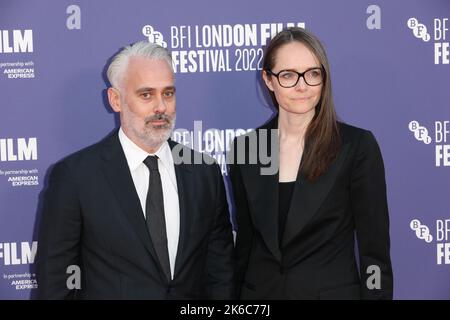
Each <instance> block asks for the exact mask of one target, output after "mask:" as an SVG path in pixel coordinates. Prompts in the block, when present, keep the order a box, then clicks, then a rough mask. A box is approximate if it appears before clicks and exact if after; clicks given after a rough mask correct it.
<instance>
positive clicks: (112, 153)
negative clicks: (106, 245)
mask: <svg viewBox="0 0 450 320" xmlns="http://www.w3.org/2000/svg"><path fill="white" fill-rule="evenodd" d="M102 158H103V160H104V166H103V172H104V174H105V176H106V179H107V180H108V182H109V184H110V186H111V188H112V190H113V192H114V194H115V196H116V198H117V200H118V202H119V204H120V206H121V208H122V211H123V212H124V213H125V215H126V217H127V218H128V221H129V222H130V224H131V226H132V228H133V229H134V231H135V232H136V234H137V235H138V237H139V239H140V240H141V242H142V244H143V245H144V247H145V248H146V249H147V250H148V251H149V252H150V254H151V255H152V256H153V258H154V259H155V261H157V262H158V263H159V259H158V257H157V255H156V252H155V250H154V248H153V245H152V242H151V239H150V235H149V234H148V230H147V227H146V224H145V218H144V214H143V212H142V208H141V205H140V201H139V197H138V195H137V192H136V188H135V186H134V183H133V178H132V177H131V173H130V169H129V168H128V165H127V160H126V158H125V154H124V152H123V150H122V147H121V145H120V141H119V137H118V134H117V131H116V132H115V133H114V134H113V135H111V136H110V137H108V138H106V140H105V142H104V145H103V149H102ZM118 236H119V235H118Z"/></svg>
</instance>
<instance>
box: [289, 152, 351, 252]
mask: <svg viewBox="0 0 450 320" xmlns="http://www.w3.org/2000/svg"><path fill="white" fill-rule="evenodd" d="M348 150H349V145H348V144H346V145H343V146H342V148H341V151H340V152H339V154H338V157H337V158H336V160H335V161H334V162H333V163H332V164H331V165H330V167H329V169H328V170H327V171H326V173H324V174H323V175H322V176H320V177H319V178H318V179H317V180H316V181H315V182H309V181H308V180H306V179H305V177H304V176H303V175H301V174H299V175H298V176H297V180H296V183H295V186H294V191H293V193H292V201H291V206H290V208H289V212H288V216H287V220H286V226H285V230H284V234H283V240H282V247H284V246H286V245H287V244H289V242H291V241H292V240H293V238H294V237H295V236H296V235H298V234H299V233H300V232H301V231H302V230H303V228H304V227H305V226H306V225H307V223H308V222H309V221H310V220H311V218H312V217H313V216H314V214H315V213H316V212H317V210H318V209H319V208H320V205H321V204H322V202H323V201H324V200H325V199H326V196H327V195H328V193H329V192H330V190H331V188H332V187H333V184H334V182H335V180H336V177H337V175H338V173H339V171H340V168H341V166H342V163H343V162H344V161H345V158H346V156H347V153H348Z"/></svg>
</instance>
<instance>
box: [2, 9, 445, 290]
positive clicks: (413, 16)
mask: <svg viewBox="0 0 450 320" xmlns="http://www.w3.org/2000/svg"><path fill="white" fill-rule="evenodd" d="M449 18H450V3H449V2H448V1H445V0H440V1H439V0H434V1H418V0H415V1H409V0H408V1H406V0H402V1H387V0H378V1H375V2H371V1H361V0H348V1H344V2H342V1H332V0H321V1H318V0H300V1H289V0H279V1H278V2H277V3H276V5H275V2H273V1H266V0H264V1H252V2H245V1H223V2H214V4H212V2H211V1H207V0H201V1H195V2H194V3H193V2H192V1H181V0H177V1H175V2H172V3H170V5H169V4H168V3H167V1H162V0H153V1H145V0H140V1H137V0H136V1H129V2H124V1H116V0H115V1H112V0H108V1H106V0H104V1H50V0H42V1H16V0H15V1H12V0H11V1H8V0H2V1H1V2H0V101H1V103H0V105H1V113H0V299H28V298H29V296H30V292H31V290H32V288H33V287H35V286H36V281H35V276H34V274H33V261H34V254H35V250H36V248H37V246H38V244H37V242H35V240H36V239H37V234H36V230H35V224H36V212H37V211H38V203H39V201H38V200H39V197H40V193H41V191H42V190H43V188H44V187H45V179H46V175H47V173H48V169H49V167H50V166H51V164H53V163H55V162H56V161H57V160H59V159H61V158H62V157H63V156H65V155H67V154H69V153H72V152H74V151H76V150H78V149H80V148H82V147H85V146H87V145H89V144H92V143H94V142H96V141H98V140H100V139H101V138H102V137H104V136H105V135H107V134H108V133H109V132H110V131H111V130H112V129H113V128H114V127H116V126H117V119H116V117H115V116H114V114H113V113H112V112H111V110H110V109H109V107H108V104H107V102H106V100H105V89H106V83H105V80H104V79H105V78H104V68H105V64H106V61H107V59H109V58H110V57H111V56H112V55H113V54H114V53H115V52H117V50H118V49H119V48H120V47H121V46H123V45H125V44H129V43H132V42H135V41H138V40H144V39H147V38H148V39H149V40H155V41H160V40H163V41H164V42H166V43H167V46H168V48H169V49H170V50H171V51H172V52H173V54H174V58H175V61H176V62H177V66H176V67H177V75H176V79H177V80H176V86H177V102H178V103H177V112H178V114H177V128H185V129H187V130H189V131H190V132H191V133H192V134H193V136H194V138H195V137H197V138H198V137H200V139H201V140H202V144H201V145H198V146H197V148H199V149H200V150H205V149H206V151H210V152H211V153H212V154H213V155H215V156H216V157H217V159H218V160H219V162H221V161H222V160H223V158H222V155H223V151H224V150H223V149H224V147H223V146H222V143H224V142H225V145H226V143H227V140H229V139H231V138H232V137H233V135H234V134H239V133H242V132H243V131H242V130H247V129H250V128H254V127H256V126H258V125H260V124H261V123H263V122H265V121H266V120H267V119H268V118H269V117H270V116H271V114H272V110H271V109H270V108H269V107H268V104H267V103H266V101H265V99H264V96H263V94H262V93H261V90H260V88H259V77H260V74H259V71H258V69H259V68H260V65H261V58H262V54H261V47H262V45H263V44H264V43H265V41H266V40H267V38H268V37H269V35H270V32H271V31H276V27H286V26H287V24H288V23H293V24H295V25H297V24H304V26H306V27H307V28H308V29H310V30H311V31H313V32H314V33H315V34H317V35H318V36H319V38H321V39H322V40H323V43H324V45H325V46H326V48H327V51H328V55H329V59H330V63H331V70H332V80H333V85H334V88H333V89H334V96H335V100H336V107H337V111H338V115H339V118H340V119H341V120H342V121H345V122H348V123H350V124H353V125H356V126H360V127H363V128H366V129H369V130H372V132H373V133H374V134H375V136H376V137H377V139H378V142H379V144H380V147H381V149H382V152H383V157H384V161H385V167H386V179H387V184H388V199H389V209H390V217H391V241H392V250H391V256H392V262H393V268H394V279H395V284H394V292H395V294H394V295H395V298H397V299H450V206H449V200H448V190H450V179H449V174H450V142H449V141H448V140H447V139H450V133H449V132H448V131H449V130H450V124H449V121H450V112H449V107H450V103H449V101H450V90H449V89H450V88H449V76H450V64H449V59H450V56H449V50H450V48H449V41H450V40H449V38H450V33H449V32H448V29H449V27H450V22H449ZM149 26H150V27H151V28H150V27H149ZM143 31H144V32H143ZM150 31H151V32H150ZM208 66H209V70H208ZM202 67H203V70H201V69H202ZM200 127H201V128H200ZM212 128H215V129H218V130H219V131H218V132H216V134H213V131H212V130H210V129H212ZM200 129H201V130H200ZM222 135H223V136H222ZM180 137H181V135H179V136H178V140H180ZM184 137H185V138H186V137H187V136H184ZM223 137H225V138H223ZM226 137H228V139H226ZM175 138H177V137H175ZM183 142H184V143H189V139H184V140H183ZM225 148H226V147H225Z"/></svg>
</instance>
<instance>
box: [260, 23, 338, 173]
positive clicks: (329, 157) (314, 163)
mask: <svg viewBox="0 0 450 320" xmlns="http://www.w3.org/2000/svg"><path fill="white" fill-rule="evenodd" d="M294 41H298V42H301V43H302V44H304V45H305V46H306V47H308V48H309V49H310V50H311V52H312V53H313V54H314V55H315V56H316V58H317V59H318V60H319V63H320V65H321V67H322V69H323V74H324V78H323V83H322V92H321V95H320V99H319V102H318V103H317V106H316V110H315V114H314V117H313V119H312V120H311V122H310V123H309V125H308V128H307V129H306V132H305V146H304V151H303V157H302V161H301V166H300V170H301V172H302V174H303V175H304V176H305V177H306V178H307V179H308V180H309V181H314V180H316V179H317V178H318V177H319V176H320V175H322V174H323V173H324V172H325V171H326V170H327V169H328V167H329V166H330V164H331V163H332V162H333V160H334V159H335V158H336V156H337V154H338V152H339V149H340V146H341V139H340V135H339V129H338V124H337V117H336V111H335V109H334V102H333V97H332V92H331V81H330V66H329V64H328V58H327V55H326V52H325V49H324V47H323V45H322V44H321V43H320V40H319V39H318V38H317V37H316V36H315V35H313V34H312V33H310V32H309V31H307V30H305V29H303V28H299V27H292V28H287V29H285V30H283V31H281V32H280V33H278V34H277V35H276V36H275V37H274V38H273V39H272V40H271V41H270V43H269V44H268V46H267V48H266V51H265V54H264V64H263V68H264V70H272V68H273V67H274V66H275V62H276V61H275V59H276V54H277V51H278V49H279V48H280V47H282V46H284V45H286V44H288V43H291V42H294ZM266 75H267V77H271V74H270V73H269V72H266ZM269 94H270V96H271V98H272V102H273V104H274V106H275V107H276V108H277V109H279V105H278V101H277V100H276V98H275V95H274V93H273V92H272V91H270V90H269Z"/></svg>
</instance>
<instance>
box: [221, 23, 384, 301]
mask: <svg viewBox="0 0 450 320" xmlns="http://www.w3.org/2000/svg"><path fill="white" fill-rule="evenodd" d="M262 77H263V80H264V83H265V85H266V86H267V89H268V90H269V94H270V96H271V98H272V101H273V103H274V106H275V107H276V108H277V109H278V114H277V115H276V117H274V118H273V119H272V120H270V121H269V122H268V123H267V124H265V125H263V126H262V127H260V128H258V129H257V130H256V131H255V132H254V133H253V134H247V135H245V136H240V137H238V138H237V139H236V140H235V141H234V144H233V148H232V151H233V152H234V153H232V154H231V155H230V156H231V158H230V159H232V161H231V162H232V163H233V164H230V178H231V182H232V186H233V195H234V201H235V207H236V221H237V236H236V259H237V261H236V265H237V270H236V277H237V279H236V280H237V283H238V286H239V288H240V290H239V293H238V294H239V296H240V298H242V299H392V268H391V262H390V254H389V248H390V240H389V217H388V206H387V200H386V183H385V177H384V165H383V160H382V157H381V153H380V150H379V147H378V144H377V142H376V140H375V138H374V136H373V135H372V133H371V132H370V131H367V130H363V129H359V128H356V127H353V126H350V125H347V124H344V123H340V122H338V121H337V120H336V114H335V110H334V105H333V99H332V94H331V83H330V79H331V78H330V68H329V64H328V60H327V56H326V53H325V50H324V48H323V46H322V45H321V43H320V41H319V40H318V39H317V38H316V37H315V36H314V35H312V34H311V33H310V32H308V31H306V30H305V29H301V28H288V29H286V30H284V31H282V32H280V33H279V34H278V35H276V36H275V37H274V38H273V39H272V40H271V42H270V43H269V45H268V46H267V49H266V52H265V57H264V70H263V72H262ZM273 129H275V130H273ZM271 132H272V133H275V134H276V139H275V141H276V143H275V144H273V143H272V145H271V143H270V141H272V140H271V138H270V136H271V135H270V133H271ZM266 133H267V134H266ZM266 147H267V150H263V149H266ZM265 151H268V152H269V155H270V157H271V159H272V160H273V161H275V160H276V161H275V162H277V163H279V170H275V171H276V172H275V174H267V172H268V171H264V169H268V167H267V161H266V160H267V159H265V158H264V159H263V158H262V155H264V154H265V153H264V152H265ZM244 156H245V157H244ZM252 158H253V159H256V161H254V162H252V161H251V159H252ZM238 159H240V161H239V160H238ZM263 160H264V161H263ZM355 235H356V239H357V242H356V243H357V248H358V249H357V255H355V251H356V249H355ZM356 256H358V258H359V259H358V260H359V262H357V259H356ZM358 265H359V266H358Z"/></svg>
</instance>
